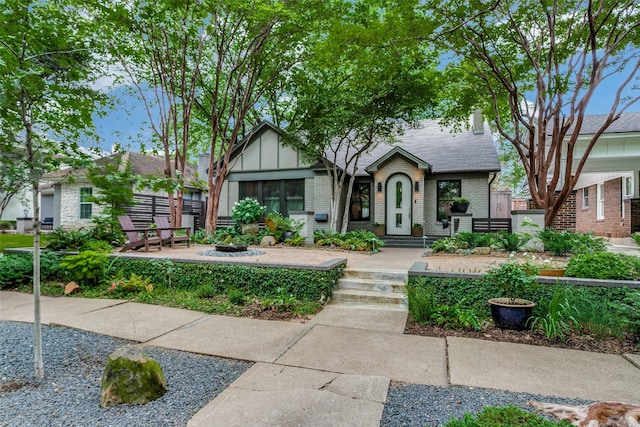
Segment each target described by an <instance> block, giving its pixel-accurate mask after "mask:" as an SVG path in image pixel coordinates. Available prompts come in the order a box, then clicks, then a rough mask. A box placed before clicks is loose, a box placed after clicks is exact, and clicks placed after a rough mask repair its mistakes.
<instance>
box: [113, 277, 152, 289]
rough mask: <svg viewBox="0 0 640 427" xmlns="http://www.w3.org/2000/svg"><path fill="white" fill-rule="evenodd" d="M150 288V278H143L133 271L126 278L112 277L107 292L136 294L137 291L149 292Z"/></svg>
mask: <svg viewBox="0 0 640 427" xmlns="http://www.w3.org/2000/svg"><path fill="white" fill-rule="evenodd" d="M152 290H153V284H152V283H151V278H150V277H147V278H144V277H142V276H138V275H137V274H135V273H132V274H131V276H129V278H128V279H125V278H122V277H119V278H117V279H114V280H113V281H112V282H111V286H110V287H109V292H110V293H115V294H128V293H134V294H136V293H139V292H151V291H152Z"/></svg>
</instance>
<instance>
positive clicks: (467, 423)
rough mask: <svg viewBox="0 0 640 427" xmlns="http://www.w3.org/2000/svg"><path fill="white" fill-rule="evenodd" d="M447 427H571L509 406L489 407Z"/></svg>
mask: <svg viewBox="0 0 640 427" xmlns="http://www.w3.org/2000/svg"><path fill="white" fill-rule="evenodd" d="M445 426H446V427H497V426H518V427H551V426H564V427H570V426H571V423H569V422H568V421H551V420H548V419H546V418H543V417H541V416H540V415H536V414H534V413H531V412H527V411H525V410H524V409H521V408H518V407H517V406H514V405H509V406H500V407H496V406H487V407H485V408H484V409H483V410H482V412H480V413H478V414H477V415H472V414H465V416H464V418H463V419H461V420H455V419H452V420H451V421H449V422H448V423H447V424H445Z"/></svg>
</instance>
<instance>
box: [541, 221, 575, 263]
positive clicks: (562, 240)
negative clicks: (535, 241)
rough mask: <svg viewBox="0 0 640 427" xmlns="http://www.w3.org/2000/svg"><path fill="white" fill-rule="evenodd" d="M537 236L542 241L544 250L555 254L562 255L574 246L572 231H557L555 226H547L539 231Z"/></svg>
mask: <svg viewBox="0 0 640 427" xmlns="http://www.w3.org/2000/svg"><path fill="white" fill-rule="evenodd" d="M537 236H538V238H539V239H540V240H541V241H542V244H543V245H544V250H545V251H549V252H551V253H552V254H553V255H555V256H562V255H564V254H566V253H567V252H570V251H571V248H572V246H573V244H572V241H573V238H572V233H571V232H570V231H556V230H554V229H553V228H549V227H545V228H544V229H542V230H540V231H538V233H537Z"/></svg>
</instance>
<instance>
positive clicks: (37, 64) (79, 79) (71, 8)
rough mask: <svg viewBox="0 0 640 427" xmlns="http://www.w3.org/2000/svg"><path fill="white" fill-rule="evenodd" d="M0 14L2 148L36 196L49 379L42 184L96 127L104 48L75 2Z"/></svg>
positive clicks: (37, 332) (38, 346) (16, 6)
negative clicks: (94, 82)
mask: <svg viewBox="0 0 640 427" xmlns="http://www.w3.org/2000/svg"><path fill="white" fill-rule="evenodd" d="M81 6H84V4H82V5H81ZM0 7H1V9H2V13H0V132H1V135H0V144H2V151H3V153H11V155H13V156H14V160H15V164H14V166H13V167H14V168H15V170H23V171H25V172H26V174H27V175H28V180H29V185H30V187H31V190H32V192H33V200H32V201H33V217H34V230H33V235H34V239H33V294H34V336H35V340H34V341H35V345H34V359H35V360H34V362H35V375H36V377H43V376H44V367H43V361H42V332H41V319H40V205H39V186H40V178H41V177H42V175H43V173H45V172H48V171H51V170H54V169H56V168H58V167H60V165H61V164H63V163H65V164H67V165H71V164H73V162H74V160H75V158H77V157H78V156H79V150H78V140H79V138H80V133H81V132H82V131H83V130H86V129H89V128H91V126H92V113H93V112H94V111H95V109H96V107H97V105H99V104H98V103H97V101H98V100H100V99H101V97H99V96H98V94H97V93H96V92H94V91H92V90H91V89H90V88H89V87H88V84H89V81H90V76H91V73H92V71H94V70H95V69H96V64H95V63H93V62H92V59H93V58H92V56H91V52H90V49H92V48H93V47H95V46H96V45H97V44H98V40H97V39H93V36H94V35H95V34H96V32H95V31H93V30H91V29H89V27H90V26H91V21H90V20H88V19H86V14H85V13H84V11H83V10H81V9H80V8H79V7H78V4H77V3H76V2H75V1H74V0H49V1H47V2H36V3H29V2H24V1H21V0H5V1H4V2H3V3H2V6H0ZM11 143H15V144H16V145H11Z"/></svg>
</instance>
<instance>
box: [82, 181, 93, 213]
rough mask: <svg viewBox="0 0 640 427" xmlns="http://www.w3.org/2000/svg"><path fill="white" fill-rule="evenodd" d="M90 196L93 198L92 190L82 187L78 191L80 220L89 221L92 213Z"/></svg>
mask: <svg viewBox="0 0 640 427" xmlns="http://www.w3.org/2000/svg"><path fill="white" fill-rule="evenodd" d="M91 196H93V188H91V187H83V188H81V189H80V219H91V214H92V211H93V203H92V202H91Z"/></svg>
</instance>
